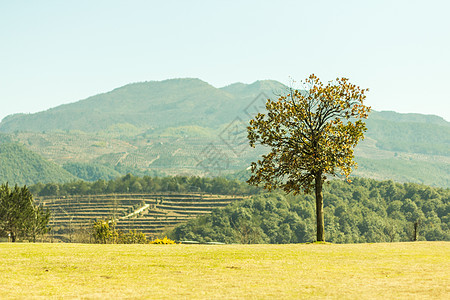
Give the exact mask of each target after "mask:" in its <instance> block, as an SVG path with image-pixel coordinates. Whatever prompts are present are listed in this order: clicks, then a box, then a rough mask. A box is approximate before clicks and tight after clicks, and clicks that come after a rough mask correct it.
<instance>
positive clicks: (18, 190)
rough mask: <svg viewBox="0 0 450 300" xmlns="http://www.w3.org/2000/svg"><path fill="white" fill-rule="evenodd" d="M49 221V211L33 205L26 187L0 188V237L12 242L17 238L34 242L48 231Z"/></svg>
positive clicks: (3, 186) (4, 185)
mask: <svg viewBox="0 0 450 300" xmlns="http://www.w3.org/2000/svg"><path fill="white" fill-rule="evenodd" d="M49 220H50V212H49V210H44V209H43V208H42V207H41V206H37V205H36V204H35V203H34V201H33V196H32V194H31V193H30V191H29V190H28V188H27V187H26V186H24V187H19V186H17V185H16V186H15V187H14V188H10V187H9V185H8V184H2V185H1V186H0V235H2V236H8V238H9V239H10V240H11V241H12V242H15V241H16V240H17V239H19V238H22V239H25V238H28V239H31V240H32V241H33V242H34V241H36V238H37V237H38V236H40V235H43V234H45V233H46V232H47V231H48V227H47V225H48V222H49Z"/></svg>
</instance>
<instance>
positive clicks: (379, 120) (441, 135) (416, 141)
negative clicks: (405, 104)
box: [366, 112, 450, 156]
mask: <svg viewBox="0 0 450 300" xmlns="http://www.w3.org/2000/svg"><path fill="white" fill-rule="evenodd" d="M366 124H367V128H368V131H367V134H366V135H367V136H368V137H370V138H373V139H374V140H376V141H377V143H376V146H377V147H379V148H380V149H384V150H390V151H402V152H411V153H422V154H432V155H444V156H450V123H449V122H447V121H445V120H444V119H443V118H440V117H438V116H433V115H421V114H400V113H396V112H372V113H371V114H370V117H369V119H368V120H367V121H366Z"/></svg>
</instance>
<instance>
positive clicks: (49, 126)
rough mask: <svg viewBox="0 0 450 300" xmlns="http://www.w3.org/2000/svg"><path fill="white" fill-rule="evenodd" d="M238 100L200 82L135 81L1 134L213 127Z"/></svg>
mask: <svg viewBox="0 0 450 300" xmlns="http://www.w3.org/2000/svg"><path fill="white" fill-rule="evenodd" d="M238 108H239V101H237V99H236V98H235V97H234V96H233V95H231V94H229V93H227V92H225V91H223V90H221V89H217V88H215V87H213V86H211V85H209V84H208V83H206V82H203V81H201V80H199V79H171V80H165V81H159V82H142V83H133V84H129V85H126V86H123V87H121V88H118V89H115V90H113V91H111V92H108V93H104V94H99V95H96V96H93V97H90V98H87V99H85V100H81V101H78V102H75V103H71V104H66V105H61V106H58V107H55V108H52V109H49V110H47V111H43V112H39V113H35V114H28V115H25V114H17V115H12V116H8V117H6V118H4V119H3V121H2V122H1V123H0V131H2V132H12V131H16V130H19V131H44V130H45V131H50V130H75V129H77V130H83V131H88V132H89V131H90V132H93V131H100V130H105V129H106V128H108V127H110V126H112V125H114V124H118V123H122V124H124V123H129V124H132V125H134V126H137V127H142V128H151V127H156V128H166V127H176V126H183V125H191V124H195V125H200V126H207V127H213V126H216V125H217V124H218V123H219V124H220V123H224V122H227V121H229V120H230V119H231V118H232V117H230V116H232V115H233V112H235V111H236V109H238Z"/></svg>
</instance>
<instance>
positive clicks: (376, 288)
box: [0, 242, 450, 299]
mask: <svg viewBox="0 0 450 300" xmlns="http://www.w3.org/2000/svg"><path fill="white" fill-rule="evenodd" d="M30 297H35V298H37V297H45V298H47V297H56V298H72V297H73V298H152V299H154V298H175V299H177V298H189V299H192V298H208V299H211V298H228V299H229V298H256V299H261V298H297V299H298V298H339V299H342V298H344V299H368V298H370V299H373V298H379V299H386V298H388V299H389V298H390V299H411V298H413V299H414V298H420V299H424V298H425V299H426V298H431V299H449V298H450V243H449V242H416V243H392V244H351V245H334V244H333V245H332V244H290V245H89V244H26V243H23V244H11V243H9V244H7V243H1V244H0V298H1V299H3V298H30Z"/></svg>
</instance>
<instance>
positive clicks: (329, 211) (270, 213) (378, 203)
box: [169, 179, 450, 243]
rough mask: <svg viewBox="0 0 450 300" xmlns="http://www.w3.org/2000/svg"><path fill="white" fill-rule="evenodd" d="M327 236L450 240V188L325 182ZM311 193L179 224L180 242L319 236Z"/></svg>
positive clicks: (276, 196) (268, 198) (273, 196)
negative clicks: (416, 229) (416, 237)
mask: <svg viewBox="0 0 450 300" xmlns="http://www.w3.org/2000/svg"><path fill="white" fill-rule="evenodd" d="M324 199H325V203H324V204H325V207H324V209H325V227H326V231H325V232H326V240H327V241H329V242H333V243H364V242H396V241H410V240H413V239H414V224H417V225H418V239H419V240H427V241H436V240H445V241H450V190H449V189H441V188H431V187H428V186H424V185H419V184H411V183H405V184H398V183H394V182H393V181H376V180H371V179H355V180H354V181H353V182H352V183H348V182H345V181H339V180H335V181H332V182H331V183H330V184H328V185H325V189H324ZM314 205H315V202H314V197H313V196H312V195H297V196H293V195H286V194H285V193H283V192H280V191H276V192H273V193H260V194H258V195H255V196H252V197H251V198H248V199H246V200H243V201H240V202H236V203H234V204H233V205H231V206H228V207H226V208H225V209H222V210H219V209H217V210H214V211H213V213H212V214H211V215H207V216H202V217H199V218H197V219H193V220H191V221H190V222H188V223H187V224H184V225H181V226H178V227H177V228H175V229H174V230H173V231H172V232H170V234H169V237H170V238H173V239H176V240H196V241H200V242H209V241H217V242H225V243H299V242H311V241H313V240H315V211H314Z"/></svg>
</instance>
